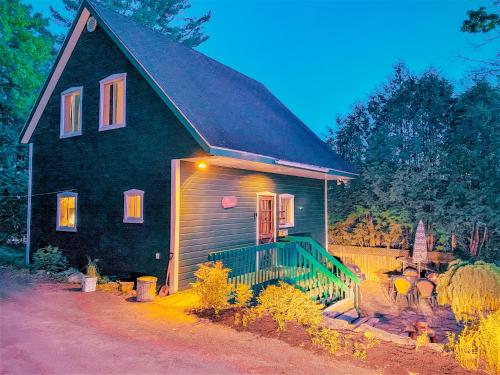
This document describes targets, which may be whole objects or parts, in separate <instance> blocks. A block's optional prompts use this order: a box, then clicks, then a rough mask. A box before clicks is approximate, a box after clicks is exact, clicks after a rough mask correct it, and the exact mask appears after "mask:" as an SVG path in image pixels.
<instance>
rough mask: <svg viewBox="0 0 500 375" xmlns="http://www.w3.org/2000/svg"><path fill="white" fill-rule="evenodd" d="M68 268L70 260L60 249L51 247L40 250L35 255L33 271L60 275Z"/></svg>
mask: <svg viewBox="0 0 500 375" xmlns="http://www.w3.org/2000/svg"><path fill="white" fill-rule="evenodd" d="M67 268H68V260H67V258H66V257H65V256H64V255H63V253H62V252H61V250H59V248H58V247H53V246H51V245H49V246H46V247H42V248H41V249H38V250H37V251H36V252H35V253H34V254H33V269H34V270H35V271H39V270H45V271H47V272H50V273H58V272H61V271H64V270H65V269H67Z"/></svg>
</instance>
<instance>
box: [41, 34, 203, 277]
mask: <svg viewBox="0 0 500 375" xmlns="http://www.w3.org/2000/svg"><path fill="white" fill-rule="evenodd" d="M123 72H126V73H127V104H126V105H127V112H126V113H127V119H126V121H127V126H126V127H125V128H121V129H115V130H109V131H104V132H99V131H98V127H99V118H98V115H99V81H100V80H101V79H103V78H105V77H107V76H109V75H111V74H115V73H123ZM73 86H83V119H82V120H83V134H82V135H81V136H77V137H72V138H66V139H60V138H59V121H60V93H61V92H62V91H64V90H66V89H67V88H69V87H73ZM32 141H33V143H34V166H33V194H34V195H35V196H34V197H33V210H32V241H31V247H32V252H34V251H35V250H36V249H37V248H38V247H40V246H43V245H46V244H52V245H55V246H59V247H60V248H61V249H63V250H64V252H65V253H66V254H67V255H68V256H69V258H70V259H71V261H72V262H75V263H76V264H77V265H79V266H81V265H82V264H83V263H84V262H85V256H86V255H89V256H91V257H97V258H99V259H100V262H99V265H100V267H101V268H102V270H103V272H105V273H107V274H116V275H118V276H121V277H127V276H130V275H131V273H132V272H138V273H146V274H155V275H158V276H163V275H164V272H165V268H166V261H167V259H168V253H169V246H170V244H169V239H170V160H171V159H173V158H180V157H189V156H193V155H196V154H200V153H202V152H201V150H200V148H199V147H198V146H197V144H196V143H195V141H194V140H193V139H192V137H191V136H190V135H189V134H188V133H187V131H186V130H185V129H184V127H183V126H182V125H181V124H180V122H179V121H178V120H177V119H176V118H175V117H174V115H173V114H172V113H171V112H170V111H169V110H168V109H167V107H166V106H165V104H164V103H163V102H162V101H161V99H160V98H159V97H158V96H157V95H156V94H155V93H154V92H153V90H152V89H151V87H150V86H149V85H148V83H147V82H146V81H145V80H144V79H143V78H142V76H141V75H140V74H139V73H138V71H137V70H136V69H135V68H134V67H133V66H132V64H131V63H130V62H129V61H128V60H127V59H126V57H125V56H124V55H123V54H122V53H121V51H120V50H119V49H118V47H117V46H116V45H114V43H113V42H112V41H111V39H110V38H109V37H108V36H107V35H106V34H105V32H104V31H103V29H102V28H99V27H98V28H97V30H96V31H95V32H93V33H88V32H87V31H86V30H84V32H83V34H82V36H81V38H80V40H79V41H78V43H77V46H76V48H75V50H74V52H73V55H72V56H71V58H70V60H69V62H68V64H67V66H66V69H65V71H64V72H63V75H62V77H61V79H60V81H59V83H58V84H57V87H56V89H55V91H54V93H53V95H52V97H51V98H50V100H49V103H48V105H47V107H46V109H45V112H44V114H43V116H42V118H41V120H40V122H39V124H38V127H37V129H36V131H35V133H34V136H33V138H32ZM132 188H135V189H140V190H144V191H145V194H144V224H125V223H123V192H124V191H126V190H129V189H132ZM66 189H75V191H76V192H78V231H77V232H76V233H67V232H58V231H56V230H55V228H56V195H55V194H48V195H40V196H37V195H36V194H42V193H47V192H54V191H61V190H66ZM156 252H160V253H161V259H160V260H156V259H155V253H156Z"/></svg>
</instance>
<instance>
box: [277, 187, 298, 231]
mask: <svg viewBox="0 0 500 375" xmlns="http://www.w3.org/2000/svg"><path fill="white" fill-rule="evenodd" d="M281 198H285V199H290V200H291V206H292V221H291V222H290V223H285V224H280V223H279V222H280V217H279V214H280V213H281V211H282V210H281ZM278 201H279V203H278V204H279V210H278V225H279V227H280V229H281V228H293V227H294V226H295V196H294V195H293V194H280V195H279V196H278Z"/></svg>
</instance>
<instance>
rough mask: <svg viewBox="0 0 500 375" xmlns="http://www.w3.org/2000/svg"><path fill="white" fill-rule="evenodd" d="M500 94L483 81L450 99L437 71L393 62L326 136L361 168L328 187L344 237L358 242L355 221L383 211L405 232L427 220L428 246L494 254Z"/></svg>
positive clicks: (336, 222)
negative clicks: (416, 71)
mask: <svg viewBox="0 0 500 375" xmlns="http://www.w3.org/2000/svg"><path fill="white" fill-rule="evenodd" d="M498 95H499V94H498V88H494V87H492V86H491V85H489V84H488V83H486V82H484V81H479V82H477V83H476V84H475V85H474V86H473V87H472V88H470V90H468V91H466V92H465V93H463V94H461V95H459V96H455V95H454V94H453V87H452V85H451V84H450V83H449V82H448V81H446V80H445V79H444V78H442V77H440V76H439V75H438V74H437V73H436V72H434V71H432V70H431V71H428V72H425V73H424V74H422V75H420V76H416V75H413V74H411V73H409V72H408V70H407V69H406V68H405V67H404V65H402V64H398V65H396V67H395V70H394V74H393V76H392V78H391V79H390V80H389V81H388V82H387V83H386V84H385V85H384V86H382V88H381V89H379V90H377V91H376V92H375V93H374V94H373V95H371V96H370V98H369V99H368V100H367V102H366V103H358V104H356V106H355V107H354V108H353V110H352V111H351V113H349V114H348V115H346V116H345V117H341V118H339V119H337V126H338V129H337V131H335V132H334V131H333V130H330V134H329V137H328V139H327V141H328V143H329V144H330V145H331V146H332V148H334V149H335V150H336V151H337V152H339V153H340V155H341V156H343V157H344V158H345V159H346V160H347V161H349V162H351V163H352V164H353V166H355V168H356V169H357V172H358V173H359V177H358V178H357V179H355V180H353V181H352V182H350V183H349V184H348V185H344V184H341V185H338V186H331V187H330V193H331V194H332V196H333V197H334V198H333V197H332V199H331V200H330V210H331V218H332V224H334V226H335V227H334V233H336V234H337V235H338V236H340V237H341V241H344V243H345V241H346V238H347V239H348V238H351V240H353V241H354V242H356V243H361V242H363V241H364V240H362V241H361V240H360V238H362V236H361V235H360V233H359V228H361V226H360V225H361V224H360V223H361V222H363V223H364V224H363V225H364V227H365V228H370V225H366V223H370V222H374V223H376V222H377V221H378V222H381V219H380V218H379V217H380V215H381V214H382V213H383V214H384V220H383V221H382V222H385V221H387V220H389V221H388V222H391V220H392V221H393V224H394V225H396V224H397V225H400V227H399V228H400V229H401V230H403V229H404V230H406V229H405V228H407V227H408V226H409V225H413V226H414V225H415V224H416V223H417V222H418V221H419V220H423V221H424V223H425V225H426V233H427V241H428V249H429V250H451V249H461V250H463V251H466V252H467V253H469V254H472V255H476V254H479V256H481V257H483V258H488V259H490V260H491V259H498V258H499V254H498V253H499V252H498V247H499V245H500V239H499V238H498V237H499V236H498V228H499V224H500V223H499V217H500V215H499V214H498V212H499V208H500V207H499V198H498V197H499V196H500V195H499V194H498V193H499V190H498V189H499V188H498V186H500V181H499V176H498V174H499V172H498V166H499V165H500V160H499V152H500V147H499V145H500V141H499V137H500V129H499V123H498V122H499V118H500V116H499V111H500V103H499V101H498ZM353 215H354V216H353ZM360 218H362V219H360ZM377 218H378V219H377ZM360 220H361V221H360ZM374 227H376V225H375V226H374ZM393 227H396V226H393ZM339 228H340V229H339ZM355 228H358V229H357V232H356V230H355ZM367 230H368V229H367ZM346 232H349V233H350V234H349V233H347V234H346ZM356 233H357V234H356ZM355 234H356V236H355ZM382 234H383V233H380V236H382ZM380 236H379V237H380ZM410 237H411V236H410ZM380 238H382V237H380ZM334 241H336V242H338V239H334ZM347 241H348V240H347ZM372 242H373V241H372ZM396 242H399V244H400V245H399V246H402V244H403V243H404V241H403V242H402V241H396ZM396 242H394V243H396Z"/></svg>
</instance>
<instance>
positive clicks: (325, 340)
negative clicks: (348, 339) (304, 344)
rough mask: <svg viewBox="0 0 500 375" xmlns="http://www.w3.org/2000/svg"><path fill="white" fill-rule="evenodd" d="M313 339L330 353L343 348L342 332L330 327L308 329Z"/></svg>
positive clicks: (314, 342)
mask: <svg viewBox="0 0 500 375" xmlns="http://www.w3.org/2000/svg"><path fill="white" fill-rule="evenodd" d="M308 333H309V335H310V336H311V341H312V343H313V344H314V345H316V346H319V347H320V348H323V349H325V350H328V351H329V352H330V353H336V352H337V351H339V350H340V349H341V348H342V345H341V343H340V333H339V332H337V331H334V330H332V329H329V328H313V329H310V330H308Z"/></svg>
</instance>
